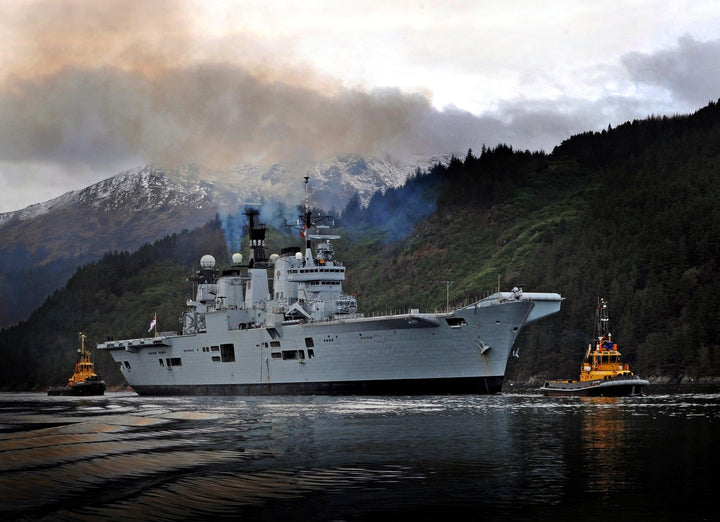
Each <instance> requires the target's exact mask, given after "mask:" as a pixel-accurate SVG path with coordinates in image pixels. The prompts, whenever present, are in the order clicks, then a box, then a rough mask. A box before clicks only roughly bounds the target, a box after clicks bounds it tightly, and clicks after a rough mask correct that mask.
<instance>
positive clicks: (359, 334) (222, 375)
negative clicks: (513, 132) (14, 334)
mask: <svg viewBox="0 0 720 522" xmlns="http://www.w3.org/2000/svg"><path fill="white" fill-rule="evenodd" d="M560 303H561V298H560V296H559V295H558V294H523V295H522V296H521V297H520V298H517V297H515V295H514V294H512V293H510V292H507V293H498V294H494V295H492V296H490V297H488V298H486V299H484V300H481V301H478V302H477V303H474V304H473V305H470V306H468V307H466V308H462V309H459V310H456V311H455V312H453V313H447V314H418V313H411V314H404V315H396V316H386V317H375V318H356V319H347V320H336V321H327V322H324V323H307V324H289V325H283V324H278V325H275V326H266V327H262V328H253V329H246V330H228V329H227V328H224V329H223V330H224V331H221V332H216V333H212V331H210V330H209V331H208V332H206V333H201V334H197V335H177V336H172V335H170V336H159V337H150V338H145V339H133V340H124V341H118V342H107V343H103V344H101V345H99V348H101V349H106V350H109V351H110V353H111V354H112V356H113V357H114V358H115V360H116V361H118V362H119V363H120V368H121V371H122V373H123V375H124V376H125V378H126V379H127V382H128V384H130V386H132V387H133V389H134V390H135V391H136V392H137V393H139V394H141V395H275V394H431V393H479V394H486V393H497V392H499V391H500V389H501V387H502V383H503V378H504V375H505V369H506V365H507V361H508V359H509V357H510V354H511V349H512V346H513V343H514V341H515V338H516V337H517V335H518V333H519V332H520V329H521V328H522V327H523V326H524V325H525V324H527V323H528V322H531V321H534V320H537V319H539V318H541V317H544V316H546V315H549V314H552V313H555V312H557V311H558V310H559V308H560ZM220 319H223V321H222V322H223V324H227V322H226V321H225V320H224V319H226V318H225V317H224V316H223V317H220Z"/></svg>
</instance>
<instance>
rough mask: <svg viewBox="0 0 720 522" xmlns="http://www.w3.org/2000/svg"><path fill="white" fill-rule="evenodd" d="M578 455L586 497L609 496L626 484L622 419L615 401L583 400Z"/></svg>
mask: <svg viewBox="0 0 720 522" xmlns="http://www.w3.org/2000/svg"><path fill="white" fill-rule="evenodd" d="M581 400H582V401H583V405H584V408H583V412H582V433H581V437H582V454H583V456H584V461H585V462H584V467H585V469H587V471H588V486H589V492H590V493H602V494H604V495H610V494H612V493H614V492H615V491H617V490H618V489H619V488H622V486H623V484H625V482H627V477H626V475H625V472H626V470H627V464H626V463H625V462H624V459H623V455H624V454H625V450H626V449H627V440H626V437H625V435H626V433H627V423H626V419H627V417H626V415H625V413H624V412H623V411H622V408H621V399H620V398H619V397H583V398H582V399H581Z"/></svg>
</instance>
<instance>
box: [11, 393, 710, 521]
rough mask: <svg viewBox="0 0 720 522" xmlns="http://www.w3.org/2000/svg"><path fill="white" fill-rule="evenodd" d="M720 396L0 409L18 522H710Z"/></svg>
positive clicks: (128, 399)
mask: <svg viewBox="0 0 720 522" xmlns="http://www.w3.org/2000/svg"><path fill="white" fill-rule="evenodd" d="M716 441H720V387H717V386H715V387H689V386H683V387H674V388H673V387H659V386H652V387H651V388H650V389H649V390H648V395H647V396H644V397H632V398H585V399H581V398H557V397H556V398H546V397H544V396H542V395H540V394H538V393H537V392H536V391H535V390H520V391H517V392H511V393H504V394H500V395H495V396H472V395H470V396H426V397H325V396H317V397H258V398H248V397H200V398H198V397H174V398H154V397H138V396H136V395H134V394H129V393H108V394H107V395H105V396H104V397H92V398H72V397H47V396H45V395H42V394H0V518H2V519H3V520H13V519H20V520H133V519H137V520H151V519H152V520H208V519H243V520H279V519H282V520H368V519H387V518H390V517H393V518H397V517H398V516H400V517H411V518H415V519H421V520H447V519H449V518H450V517H453V518H455V519H459V520H465V519H472V520H548V519H551V518H552V519H554V520H567V519H583V520H591V521H592V520H628V519H632V520H675V519H682V520H710V519H713V520H714V519H715V514H716V506H715V504H716V502H715V499H714V496H715V495H716V494H717V493H716V489H717V488H716V486H717V484H718V480H717V477H718V470H719V469H720V457H719V455H720V452H718V450H717V448H716V447H715V444H716Z"/></svg>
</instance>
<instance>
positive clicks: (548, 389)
mask: <svg viewBox="0 0 720 522" xmlns="http://www.w3.org/2000/svg"><path fill="white" fill-rule="evenodd" d="M649 384H650V383H649V382H648V381H646V380H645V379H640V378H639V377H637V376H634V377H633V378H617V379H609V380H602V379H597V380H594V381H585V382H578V381H546V382H545V384H544V385H543V386H542V388H540V391H542V392H543V393H544V394H545V395H547V396H571V397H572V396H574V397H627V396H633V395H642V393H643V390H644V389H645V387H646V386H648V385H649Z"/></svg>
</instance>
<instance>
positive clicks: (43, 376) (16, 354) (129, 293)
mask: <svg viewBox="0 0 720 522" xmlns="http://www.w3.org/2000/svg"><path fill="white" fill-rule="evenodd" d="M198 252H202V253H207V252H213V253H215V254H216V255H218V256H224V257H222V259H227V250H226V247H225V237H224V235H223V232H222V228H221V226H220V222H219V221H218V220H215V221H213V222H211V223H209V224H207V225H205V226H203V227H200V228H198V229H196V230H194V231H192V232H188V231H184V232H182V233H181V234H173V235H172V236H169V237H166V238H164V239H161V240H158V241H157V242H155V243H154V244H152V245H145V246H143V247H142V248H140V250H138V251H136V252H134V253H132V254H130V253H127V252H114V253H108V254H106V255H105V256H104V257H103V258H102V259H101V260H100V261H97V262H95V263H91V264H88V265H86V266H84V267H83V268H80V269H78V270H77V272H76V273H75V275H73V276H72V277H71V279H70V281H68V283H67V285H66V286H65V288H63V289H62V290H58V291H56V292H55V293H54V294H53V295H52V296H51V297H49V298H48V299H47V300H46V301H45V303H44V304H43V305H42V306H41V307H40V308H39V309H38V310H36V311H35V312H34V313H33V314H32V315H31V316H30V318H29V319H28V320H27V321H24V322H21V323H19V324H18V325H16V326H13V327H10V328H7V329H5V330H2V331H0V353H1V354H2V359H3V364H2V365H0V388H2V389H5V390H25V389H44V388H47V387H48V386H49V385H63V384H65V383H66V382H67V379H68V377H70V376H71V375H72V370H73V367H74V364H75V350H76V349H77V348H78V347H79V345H80V344H79V338H78V334H79V332H83V333H85V334H87V340H86V347H87V348H89V349H90V351H91V353H92V359H93V362H94V363H95V369H96V371H97V373H99V374H100V375H102V376H103V377H104V378H105V380H106V381H107V382H108V385H111V386H112V385H119V384H121V383H122V382H123V379H122V375H121V374H120V372H119V371H118V370H117V368H116V365H115V363H114V362H113V361H112V357H110V355H108V354H107V353H98V351H97V350H96V349H95V345H96V344H97V343H98V342H100V341H104V340H105V339H106V338H107V336H110V335H112V336H115V337H116V338H121V337H142V336H144V335H148V334H147V327H148V325H149V323H150V320H151V319H152V318H153V316H154V314H156V313H157V320H158V327H159V328H160V329H161V330H179V324H178V318H179V315H180V312H181V308H182V304H183V303H184V302H185V299H186V298H188V297H190V295H191V294H190V287H189V285H188V283H187V282H186V279H187V277H188V276H189V275H191V274H192V273H193V272H194V270H196V269H197V268H198V261H199V257H198V254H197V253H198Z"/></svg>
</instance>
